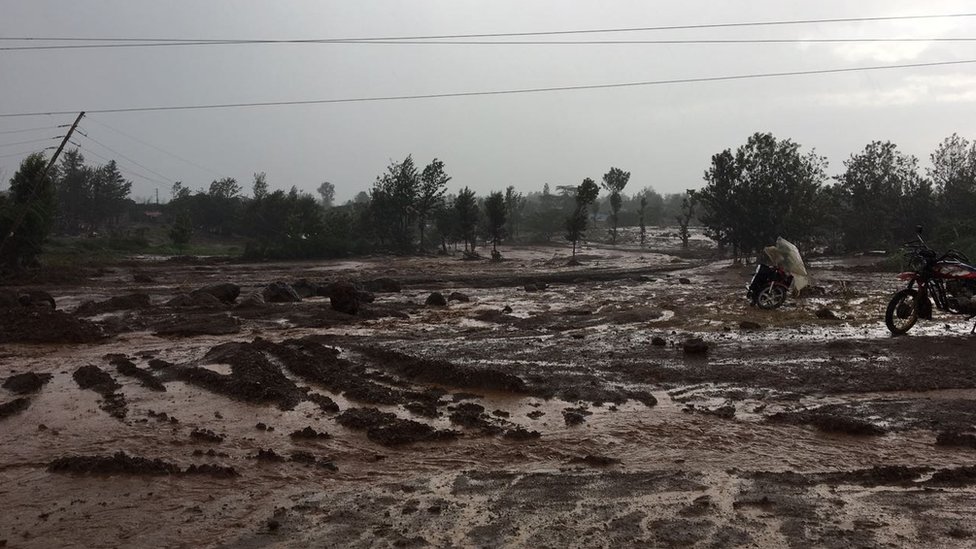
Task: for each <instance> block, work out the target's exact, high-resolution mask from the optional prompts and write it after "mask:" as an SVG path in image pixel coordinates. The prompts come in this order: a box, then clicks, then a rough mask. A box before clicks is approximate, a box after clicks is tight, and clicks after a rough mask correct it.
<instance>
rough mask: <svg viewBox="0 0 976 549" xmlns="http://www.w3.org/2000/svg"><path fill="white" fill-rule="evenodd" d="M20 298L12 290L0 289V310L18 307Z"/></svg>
mask: <svg viewBox="0 0 976 549" xmlns="http://www.w3.org/2000/svg"><path fill="white" fill-rule="evenodd" d="M20 306H21V305H20V298H19V296H18V295H17V292H15V291H13V290H7V289H0V308H4V309H9V308H12V307H20Z"/></svg>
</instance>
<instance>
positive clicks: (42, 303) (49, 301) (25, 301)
mask: <svg viewBox="0 0 976 549" xmlns="http://www.w3.org/2000/svg"><path fill="white" fill-rule="evenodd" d="M17 300H18V301H19V302H20V304H21V305H23V306H24V307H50V309H51V310H52V311H53V310H55V309H57V308H58V306H57V305H56V304H55V303H54V298H53V297H51V294H49V293H47V292H45V291H43V290H26V291H23V292H21V293H20V295H19V296H17Z"/></svg>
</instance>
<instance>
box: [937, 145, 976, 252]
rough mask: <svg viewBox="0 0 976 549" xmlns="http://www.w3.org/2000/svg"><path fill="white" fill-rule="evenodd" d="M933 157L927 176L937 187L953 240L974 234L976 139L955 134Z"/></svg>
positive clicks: (975, 228)
mask: <svg viewBox="0 0 976 549" xmlns="http://www.w3.org/2000/svg"><path fill="white" fill-rule="evenodd" d="M930 159H931V161H932V167H931V168H930V169H929V170H928V175H929V177H930V178H931V179H932V182H933V183H934V184H935V188H936V189H937V190H938V193H939V206H940V209H941V210H942V213H943V216H944V223H945V225H946V226H947V227H949V231H948V232H949V233H950V234H951V237H952V238H953V239H958V238H960V237H966V236H969V235H972V234H973V233H974V232H976V222H974V220H973V212H976V142H972V143H970V142H969V140H967V139H965V138H963V137H959V136H958V135H956V134H952V136H950V137H947V138H946V139H945V140H944V141H943V142H942V143H940V144H939V147H938V148H937V149H936V150H935V152H934V153H932V155H931V157H930Z"/></svg>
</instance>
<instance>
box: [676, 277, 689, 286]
mask: <svg viewBox="0 0 976 549" xmlns="http://www.w3.org/2000/svg"><path fill="white" fill-rule="evenodd" d="M678 284H691V279H690V278H685V277H681V278H679V279H678Z"/></svg>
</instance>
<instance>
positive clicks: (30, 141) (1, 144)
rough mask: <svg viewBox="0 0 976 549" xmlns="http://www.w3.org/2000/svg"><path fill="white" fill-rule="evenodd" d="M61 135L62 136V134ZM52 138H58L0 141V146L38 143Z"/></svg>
mask: <svg viewBox="0 0 976 549" xmlns="http://www.w3.org/2000/svg"><path fill="white" fill-rule="evenodd" d="M61 137H64V136H63V135H62V136H61ZM52 139H58V138H57V137H42V138H41V139H30V140H27V141H15V142H13V143H0V147H12V146H13V145H27V144H29V143H40V142H42V141H50V140H52Z"/></svg>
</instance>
